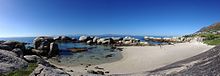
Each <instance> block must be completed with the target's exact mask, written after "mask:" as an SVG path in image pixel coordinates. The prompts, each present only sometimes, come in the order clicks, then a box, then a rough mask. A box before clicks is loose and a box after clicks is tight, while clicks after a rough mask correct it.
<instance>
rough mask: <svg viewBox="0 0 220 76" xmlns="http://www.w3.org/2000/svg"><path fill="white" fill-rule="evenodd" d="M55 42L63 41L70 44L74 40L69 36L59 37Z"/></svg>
mask: <svg viewBox="0 0 220 76" xmlns="http://www.w3.org/2000/svg"><path fill="white" fill-rule="evenodd" d="M54 40H55V41H61V42H69V41H72V38H70V37H68V36H58V37H55V38H54Z"/></svg>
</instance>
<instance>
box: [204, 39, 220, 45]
mask: <svg viewBox="0 0 220 76" xmlns="http://www.w3.org/2000/svg"><path fill="white" fill-rule="evenodd" d="M204 43H205V44H208V45H220V38H218V39H213V40H205V41H204Z"/></svg>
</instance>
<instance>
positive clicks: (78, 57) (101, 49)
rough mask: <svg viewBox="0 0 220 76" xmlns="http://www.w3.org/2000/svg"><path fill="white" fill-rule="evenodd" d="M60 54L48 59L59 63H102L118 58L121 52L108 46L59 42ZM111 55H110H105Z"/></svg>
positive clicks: (120, 56) (70, 64)
mask: <svg viewBox="0 0 220 76" xmlns="http://www.w3.org/2000/svg"><path fill="white" fill-rule="evenodd" d="M59 48H60V56H59V57H57V58H54V59H51V60H50V61H51V62H53V63H55V64H59V65H69V66H75V65H81V64H92V65H94V64H102V63H109V62H114V61H117V60H120V59H121V58H122V54H121V52H120V51H119V50H117V49H112V48H111V47H110V46H102V45H86V44H83V43H61V44H59ZM67 48H88V51H84V52H79V53H73V52H71V51H69V50H67ZM108 55H111V56H110V57H106V56H108Z"/></svg>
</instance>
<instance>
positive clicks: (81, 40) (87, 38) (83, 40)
mask: <svg viewBox="0 0 220 76" xmlns="http://www.w3.org/2000/svg"><path fill="white" fill-rule="evenodd" d="M88 40H91V37H89V36H80V37H79V41H80V42H87V41H88Z"/></svg>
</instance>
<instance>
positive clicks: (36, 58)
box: [24, 55, 43, 63]
mask: <svg viewBox="0 0 220 76" xmlns="http://www.w3.org/2000/svg"><path fill="white" fill-rule="evenodd" d="M24 59H25V60H26V61H28V62H31V63H40V62H42V61H43V59H42V58H40V57H39V56H37V55H25V56H24Z"/></svg>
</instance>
